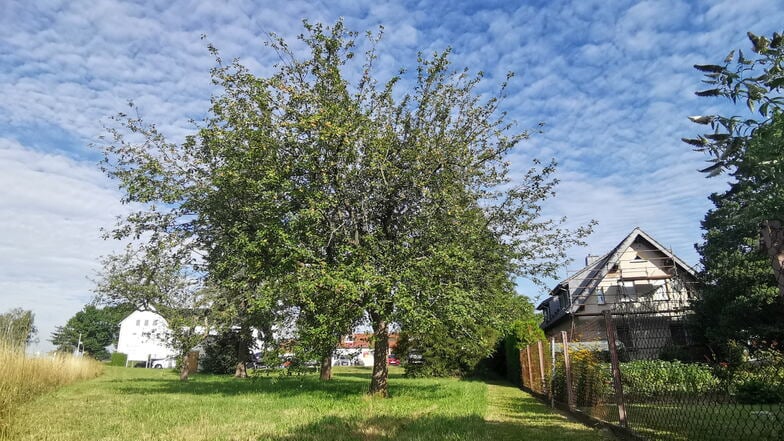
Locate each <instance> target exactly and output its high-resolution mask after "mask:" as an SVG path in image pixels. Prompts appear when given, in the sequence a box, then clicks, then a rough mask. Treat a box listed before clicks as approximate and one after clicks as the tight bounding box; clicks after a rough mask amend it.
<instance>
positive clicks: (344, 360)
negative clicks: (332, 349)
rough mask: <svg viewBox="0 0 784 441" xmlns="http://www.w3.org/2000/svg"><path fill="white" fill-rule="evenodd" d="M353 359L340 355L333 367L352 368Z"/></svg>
mask: <svg viewBox="0 0 784 441" xmlns="http://www.w3.org/2000/svg"><path fill="white" fill-rule="evenodd" d="M351 363H352V359H351V357H349V356H348V355H338V356H337V357H336V358H335V361H334V362H333V363H332V365H333V366H351Z"/></svg>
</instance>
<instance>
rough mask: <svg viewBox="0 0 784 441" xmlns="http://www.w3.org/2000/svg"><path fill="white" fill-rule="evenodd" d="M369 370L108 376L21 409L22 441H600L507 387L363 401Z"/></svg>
mask: <svg viewBox="0 0 784 441" xmlns="http://www.w3.org/2000/svg"><path fill="white" fill-rule="evenodd" d="M368 383H369V371H368V370H364V369H357V368H354V369H351V368H344V369H338V370H337V372H336V375H335V378H334V379H333V380H332V381H330V382H319V381H318V379H317V378H316V377H315V376H314V375H307V376H301V377H297V376H292V377H278V376H270V377H260V378H255V379H251V380H236V379H234V378H231V377H228V376H210V375H196V376H194V378H192V379H191V380H190V381H188V382H185V383H183V382H180V381H178V380H177V376H176V375H175V374H174V373H172V372H169V371H161V370H152V369H127V368H112V367H109V368H107V369H106V374H105V375H103V376H102V377H100V378H97V379H94V380H90V381H86V382H82V383H78V384H74V385H70V386H67V387H64V388H62V389H60V390H58V391H56V392H53V393H50V394H47V395H45V396H42V397H40V398H39V399H37V400H35V401H32V402H30V403H27V404H25V405H23V406H22V407H20V408H19V409H17V411H16V412H15V414H14V415H13V419H12V420H11V428H10V429H9V431H8V433H6V435H5V436H6V438H7V439H14V440H36V441H40V440H86V439H89V440H135V441H136V440H167V441H169V440H183V441H185V440H187V441H196V440H274V441H284V440H290V441H294V440H325V441H326V440H379V441H380V440H401V441H402V440H423V441H424V440H436V441H439V440H443V441H447V440H455V441H457V440H488V441H489V440H518V439H528V440H542V441H550V440H575V441H582V440H586V441H587V440H602V439H605V438H604V437H605V436H606V435H604V434H603V433H601V432H599V431H596V430H594V429H591V428H588V427H585V426H583V425H581V424H578V423H574V422H570V421H568V420H567V419H566V418H564V417H563V416H561V415H560V414H557V413H553V412H551V411H550V410H549V409H548V408H547V407H545V406H544V405H542V404H540V403H539V402H538V401H536V400H535V399H534V398H532V397H531V396H529V395H527V394H525V393H523V392H521V391H519V390H517V389H515V388H513V387H511V386H505V385H500V384H486V383H483V382H479V381H458V380H453V379H406V378H402V376H401V371H400V370H394V371H393V373H392V374H391V376H390V393H391V395H392V397H391V398H389V399H381V398H376V397H370V396H368V395H366V394H365V391H366V389H367V387H368Z"/></svg>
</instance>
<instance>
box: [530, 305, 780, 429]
mask: <svg viewBox="0 0 784 441" xmlns="http://www.w3.org/2000/svg"><path fill="white" fill-rule="evenodd" d="M690 314H691V311H690V310H689V309H688V308H687V307H685V306H684V305H683V304H678V305H673V304H665V303H661V304H656V305H650V304H648V305H641V304H640V303H636V302H635V303H627V304H620V305H617V306H616V307H614V308H613V309H612V310H607V311H604V312H602V313H597V314H582V315H580V314H576V315H575V319H576V320H574V321H573V325H572V328H571V329H570V330H569V331H562V332H560V333H559V334H558V335H557V336H554V337H551V338H550V340H549V341H542V342H537V343H536V344H532V345H530V346H528V347H526V348H525V349H522V350H521V351H520V365H521V372H520V375H521V382H522V385H523V387H524V388H525V389H527V390H528V391H530V392H532V393H534V394H536V395H538V396H540V397H541V398H543V399H546V400H547V401H548V402H549V403H551V404H552V405H553V406H557V407H561V408H564V409H567V410H569V411H570V412H572V413H574V414H575V415H578V416H581V417H587V418H591V419H593V420H598V421H602V422H605V423H608V424H610V425H611V427H612V428H614V429H617V432H618V433H621V434H624V435H627V436H628V437H630V438H637V439H650V440H755V441H768V440H771V441H772V440H784V353H782V352H781V351H780V350H777V349H775V348H773V349H771V348H770V347H768V348H751V350H750V351H749V350H748V348H745V349H744V348H740V347H739V348H738V350H737V351H736V352H737V353H736V354H735V355H734V356H732V357H730V359H729V360H727V361H722V362H714V361H712V357H710V356H709V354H708V353H707V350H706V348H704V347H703V346H700V345H697V344H695V343H694V341H693V338H692V336H691V335H689V328H688V326H687V319H688V317H689V315H690ZM574 323H579V325H575V324H574Z"/></svg>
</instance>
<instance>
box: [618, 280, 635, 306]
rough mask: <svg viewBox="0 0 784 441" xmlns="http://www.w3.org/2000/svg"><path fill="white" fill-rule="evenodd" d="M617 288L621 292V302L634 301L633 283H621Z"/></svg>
mask: <svg viewBox="0 0 784 441" xmlns="http://www.w3.org/2000/svg"><path fill="white" fill-rule="evenodd" d="M619 288H620V291H621V301H622V302H628V301H631V300H635V297H636V291H635V289H634V282H630V281H625V282H621V286H619Z"/></svg>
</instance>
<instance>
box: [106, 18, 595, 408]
mask: <svg viewBox="0 0 784 441" xmlns="http://www.w3.org/2000/svg"><path fill="white" fill-rule="evenodd" d="M299 38H300V40H301V41H302V43H304V44H305V46H306V47H307V49H308V52H307V54H306V55H305V54H300V53H295V52H294V51H293V50H291V49H290V48H289V46H288V45H287V43H286V42H285V41H284V40H282V39H280V38H277V37H274V36H273V37H272V38H271V41H270V42H269V46H270V47H271V49H273V50H274V51H276V52H277V53H278V55H279V57H280V60H281V62H280V63H279V64H277V65H276V66H275V74H273V75H272V76H270V77H266V78H262V77H257V76H255V75H253V74H252V73H250V72H249V71H248V70H247V69H246V68H245V67H243V66H242V65H240V64H239V63H238V62H236V61H235V62H232V63H230V64H228V65H224V64H223V63H222V60H221V59H220V57H219V56H218V54H217V51H216V50H214V49H212V50H213V53H214V54H215V55H216V59H217V60H218V66H217V67H216V68H215V69H213V71H212V75H213V80H214V82H215V83H216V85H218V86H219V87H220V90H221V92H220V93H219V94H217V95H216V96H215V97H213V100H212V106H211V109H210V116H209V117H208V118H207V119H206V120H205V121H204V123H203V125H202V128H201V129H200V130H199V131H198V133H197V134H195V135H194V136H191V137H189V138H188V139H187V140H186V141H185V142H184V143H181V144H172V143H168V142H166V141H165V140H164V139H163V137H162V135H161V134H159V133H158V132H157V130H155V128H154V126H150V125H145V124H144V123H142V122H141V121H140V120H139V119H138V118H130V119H128V118H125V119H124V129H118V130H116V131H114V132H113V135H114V136H113V137H112V140H111V142H110V143H109V144H107V145H106V146H104V153H105V158H106V160H105V162H104V166H105V170H106V171H107V172H108V174H109V175H110V176H112V177H114V178H116V179H118V180H119V183H120V187H121V189H123V190H124V192H125V201H126V202H134V203H140V204H144V206H145V207H146V208H145V209H143V210H142V211H140V212H139V213H137V214H135V215H132V216H130V217H128V218H126V219H125V220H124V222H123V223H122V224H121V225H119V226H118V228H117V229H116V230H115V235H116V236H118V237H123V236H128V235H137V237H145V234H146V235H147V236H146V237H149V238H151V239H150V240H153V239H156V238H161V237H165V236H166V235H175V236H177V237H187V243H188V244H189V246H191V248H190V249H191V250H194V251H198V252H199V253H200V254H202V255H203V261H202V264H201V265H200V266H199V270H200V271H201V274H203V277H204V278H206V279H208V280H210V281H211V282H212V283H214V284H215V285H216V286H219V287H220V292H221V293H223V294H222V296H223V297H227V298H228V299H229V300H228V301H229V302H232V301H233V300H232V299H236V298H241V299H242V303H243V305H244V306H243V308H247V309H248V310H249V311H274V310H280V309H281V307H282V306H285V307H286V308H283V309H285V310H286V311H295V313H296V316H297V319H296V320H297V327H298V331H299V335H300V336H301V337H302V338H303V339H307V340H308V341H309V343H310V344H311V345H312V346H313V347H316V348H321V349H320V350H322V351H323V353H322V354H320V355H321V356H322V357H323V358H326V357H328V356H329V355H330V354H331V352H332V350H333V349H334V347H335V345H336V344H337V342H338V340H339V338H340V335H341V334H345V333H347V332H350V330H351V329H352V328H353V327H354V326H355V325H356V324H358V323H360V322H361V321H368V322H369V324H370V326H371V327H372V329H373V332H374V334H375V338H374V344H375V349H374V351H375V354H377V355H376V357H375V360H376V362H375V365H374V369H373V377H372V381H371V387H370V391H371V393H378V394H382V395H386V394H387V383H386V377H387V366H386V357H385V354H386V352H387V350H388V348H387V344H388V343H387V341H388V340H387V334H388V332H389V326H390V325H391V324H393V323H395V324H397V325H398V326H400V327H401V328H403V329H417V330H418V332H436V331H439V330H446V332H449V333H450V334H453V335H460V336H462V335H465V338H467V339H475V340H476V341H482V339H481V335H479V334H478V332H477V331H478V330H480V329H487V328H488V327H489V328H492V329H504V328H505V325H506V324H507V322H508V321H509V320H510V319H511V317H509V316H508V314H507V313H508V311H509V308H508V307H507V305H510V304H511V303H512V299H513V298H514V297H515V295H516V294H515V292H514V283H513V280H514V278H515V277H529V278H531V279H534V280H541V279H542V278H544V277H547V276H552V275H554V273H555V271H556V270H557V269H558V267H559V265H560V264H562V263H563V262H564V261H565V260H566V254H565V250H566V248H567V247H569V246H571V245H573V244H578V243H581V240H582V239H583V238H584V237H585V236H586V235H587V234H588V233H589V232H590V230H591V225H586V226H583V227H579V228H577V229H574V230H570V229H567V228H564V226H563V223H564V222H565V220H563V219H560V220H551V219H547V218H544V217H543V216H542V204H543V203H544V202H545V201H546V200H547V198H549V197H552V196H553V195H554V186H555V185H556V182H557V181H556V179H555V178H554V177H553V174H554V171H555V168H554V163H549V164H544V165H542V164H540V163H538V162H535V163H534V164H532V166H531V168H530V169H528V170H527V171H523V172H522V173H520V174H519V175H518V174H517V173H514V176H513V173H511V171H512V169H511V164H510V163H509V162H508V157H509V155H510V153H511V152H513V151H514V149H515V148H516V147H517V146H518V145H519V144H520V142H522V141H524V140H525V139H526V138H527V137H528V133H527V132H525V131H515V130H514V129H515V127H514V124H513V123H510V122H508V121H507V120H506V119H505V114H504V112H502V111H501V110H500V106H501V103H502V101H503V98H504V97H505V90H506V83H504V84H502V85H501V86H500V90H499V92H498V94H497V95H496V96H494V97H490V98H487V99H485V98H483V97H482V95H480V94H479V93H478V92H477V86H478V84H479V83H480V82H481V81H482V80H483V75H482V74H481V73H478V74H474V75H472V74H470V73H469V72H468V71H467V70H453V68H452V67H451V64H450V51H449V50H447V51H444V52H440V53H435V54H433V56H432V57H426V56H424V55H422V56H420V57H419V59H418V60H417V64H416V67H415V69H414V70H413V71H412V72H410V73H408V72H405V71H403V72H401V74H400V75H397V76H394V77H392V78H390V79H388V80H386V81H384V82H381V81H379V80H378V79H377V78H376V77H375V74H376V72H375V70H374V61H375V59H376V52H375V48H376V45H377V44H378V42H379V39H380V35H378V36H373V35H371V34H369V33H368V34H367V38H366V39H365V40H362V41H360V43H362V44H363V45H364V46H365V47H366V48H367V50H366V52H365V54H364V57H362V56H357V55H356V53H355V52H356V51H357V50H358V49H357V47H358V45H359V44H358V40H357V38H358V34H357V33H355V32H350V31H347V30H346V29H345V28H344V26H343V23H342V22H340V21H339V22H337V23H335V24H334V25H332V26H328V27H325V26H322V25H320V24H309V23H307V22H306V23H305V33H304V34H303V35H301V36H300V37H299ZM407 82H411V83H413V85H412V86H410V88H405V89H404V88H403V85H404V84H406V83H407ZM123 130H125V132H130V133H131V134H132V135H134V136H138V135H141V137H142V138H143V139H144V141H143V142H141V143H138V142H131V141H129V140H128V139H130V138H133V136H131V137H129V138H126V137H125V136H124V135H125V133H124V132H123ZM518 166H519V165H518ZM461 338H462V337H461ZM493 343H494V342H493ZM493 343H491V344H490V349H492V346H493Z"/></svg>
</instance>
